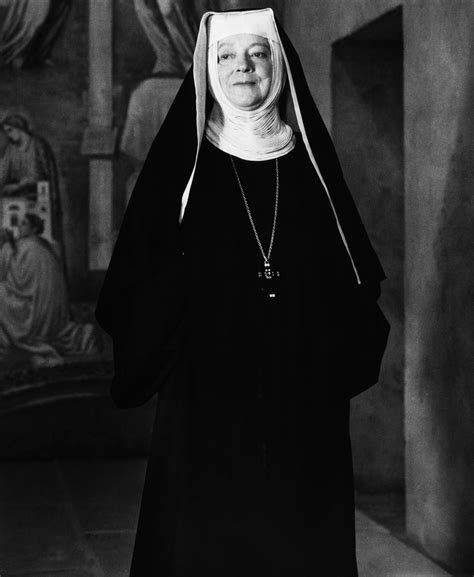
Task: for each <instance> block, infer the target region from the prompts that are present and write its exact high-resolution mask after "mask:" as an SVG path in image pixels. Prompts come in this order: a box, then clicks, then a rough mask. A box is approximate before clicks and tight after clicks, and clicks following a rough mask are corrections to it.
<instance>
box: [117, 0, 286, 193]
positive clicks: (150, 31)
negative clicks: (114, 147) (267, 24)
mask: <svg viewBox="0 0 474 577" xmlns="http://www.w3.org/2000/svg"><path fill="white" fill-rule="evenodd" d="M253 3H254V4H258V3H255V2H253ZM277 3H278V2H276V1H274V2H273V4H277ZM134 4H135V11H136V14H137V17H138V20H139V21H140V24H141V25H142V28H143V30H144V32H145V34H146V36H147V38H148V40H149V42H150V44H151V45H152V47H153V50H154V51H155V54H156V62H155V66H154V69H153V72H152V74H151V75H150V77H149V78H146V79H144V80H143V81H142V82H140V84H139V85H138V86H137V87H136V88H135V89H134V90H133V92H132V94H131V96H130V101H129V104H128V111H127V118H126V121H125V126H124V129H123V134H122V139H121V143H120V149H121V150H122V152H123V153H124V154H126V155H127V156H128V157H129V158H130V160H131V162H132V164H133V167H134V171H133V173H132V174H131V176H130V177H129V179H128V181H127V187H126V189H127V202H128V199H129V198H130V194H131V192H132V190H133V187H134V186H135V183H136V181H137V178H138V175H139V173H140V170H141V168H142V166H143V163H144V162H145V158H146V155H147V153H148V150H149V149H150V146H151V144H152V142H153V139H154V138H155V135H156V133H157V132H158V130H159V129H160V127H161V125H162V123H163V121H164V119H165V117H166V114H167V113H168V110H169V108H170V106H171V103H172V102H173V100H174V97H175V96H176V94H177V92H178V89H179V87H180V86H181V83H182V81H183V78H184V76H185V74H186V72H187V71H188V69H189V67H190V66H191V64H192V60H193V52H194V45H195V43H196V37H197V33H198V28H199V18H200V14H202V13H204V12H206V11H209V10H213V11H215V10H228V9H233V8H235V7H236V4H238V2H236V1H235V0H197V1H195V2H185V1H184V0H173V1H170V0H134ZM251 4H252V2H251V1H250V0H249V1H248V2H247V3H246V5H247V6H248V7H250V6H251Z"/></svg>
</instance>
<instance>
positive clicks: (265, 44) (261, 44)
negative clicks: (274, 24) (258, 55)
mask: <svg viewBox="0 0 474 577" xmlns="http://www.w3.org/2000/svg"><path fill="white" fill-rule="evenodd" d="M254 46H263V47H264V48H270V46H269V45H268V44H267V43H266V42H252V44H250V46H248V48H249V49H250V48H253V47H254ZM225 47H230V48H234V45H233V44H231V43H230V42H223V43H222V44H219V47H218V50H220V49H221V48H225Z"/></svg>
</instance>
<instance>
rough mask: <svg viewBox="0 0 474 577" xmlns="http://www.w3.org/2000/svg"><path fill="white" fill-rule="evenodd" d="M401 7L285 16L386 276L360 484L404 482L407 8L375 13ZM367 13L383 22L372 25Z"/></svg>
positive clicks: (357, 411) (358, 436) (358, 449)
mask: <svg viewBox="0 0 474 577" xmlns="http://www.w3.org/2000/svg"><path fill="white" fill-rule="evenodd" d="M396 7H397V3H396V2H391V1H385V2H381V1H378V2H374V1H366V2H362V1H354V2H344V1H320V2H316V3H314V2H311V1H309V0H308V1H306V0H298V2H296V4H295V5H293V4H292V7H291V8H289V9H288V10H287V13H286V15H285V18H286V23H287V29H288V33H289V35H290V37H291V39H292V40H293V42H294V44H295V46H296V48H297V50H298V51H299V54H300V57H301V60H302V63H303V66H304V69H305V71H306V76H307V79H308V83H309V85H310V88H311V90H312V93H313V96H314V98H315V101H316V103H317V105H318V107H319V109H320V111H321V114H322V115H323V118H324V120H325V122H326V125H327V126H328V127H329V128H333V130H332V133H333V137H334V140H335V145H336V148H337V150H338V153H339V155H340V160H341V164H342V167H343V170H344V174H345V176H346V179H347V182H348V184H349V186H350V188H351V191H352V193H353V196H354V199H355V200H356V203H357V206H358V209H359V211H360V213H361V217H362V219H363V221H364V224H365V225H366V227H367V230H368V232H369V235H370V238H371V240H372V242H373V243H374V246H375V249H376V251H377V253H378V255H379V257H380V259H381V261H382V264H383V266H384V269H385V271H386V274H387V277H388V278H387V280H386V281H384V283H383V286H382V288H383V292H382V297H381V299H380V303H381V307H382V309H383V311H384V313H385V314H386V316H387V318H388V319H389V322H390V324H391V326H392V330H391V333H390V338H389V343H388V347H387V351H386V354H385V359H384V364H383V369H382V373H381V379H380V382H379V384H378V385H377V386H376V387H373V388H372V389H370V390H369V391H367V392H366V393H364V394H362V395H360V396H359V397H357V398H356V399H355V400H354V401H353V403H352V422H351V427H352V439H353V451H354V475H355V479H356V485H357V487H358V488H359V490H362V491H385V490H391V489H401V488H403V486H404V438H403V376H402V373H403V352H402V350H403V346H402V342H403V315H404V312H403V264H404V263H403V259H404V254H403V253H404V248H403V244H404V240H403V202H404V201H403V196H404V190H403V180H404V175H403V170H404V167H403V138H404V137H403V40H402V22H401V19H402V16H401V10H399V11H398V12H395V13H394V15H392V17H389V22H388V23H387V22H386V21H385V22H379V20H378V19H379V18H380V17H381V16H383V15H386V14H387V13H389V12H391V11H392V10H393V9H394V8H396ZM371 22H377V24H374V25H373V28H372V29H371V30H366V28H367V25H368V24H369V23H371ZM361 30H365V32H364V31H363V32H361ZM333 124H334V126H333Z"/></svg>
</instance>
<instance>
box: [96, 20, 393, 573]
mask: <svg viewBox="0 0 474 577" xmlns="http://www.w3.org/2000/svg"><path fill="white" fill-rule="evenodd" d="M287 100H289V106H291V107H292V108H293V111H294V115H295V118H296V121H297V125H298V130H297V131H296V130H295V131H294V130H293V129H292V128H291V127H290V126H289V125H288V124H287V123H286V122H285V120H284V112H285V110H286V109H287ZM384 278H385V274H384V271H383V268H382V266H381V264H380V262H379V260H378V258H377V256H376V254H375V252H374V250H373V248H372V245H371V243H370V241H369V238H368V236H367V233H366V231H365V229H364V226H363V224H362V221H361V219H360V216H359V214H358V212H357V209H356V206H355V204H354V202H353V200H352V198H351V195H350V192H349V191H348V189H347V186H346V184H345V182H344V178H343V174H342V172H341V168H340V165H339V162H338V159H337V157H336V153H335V150H334V146H333V144H332V142H331V139H330V137H329V135H328V132H327V130H326V128H325V126H324V124H323V122H322V120H321V117H320V115H319V113H318V110H317V108H316V106H315V104H314V101H313V99H312V97H311V94H310V92H309V89H308V85H307V83H306V80H305V77H304V73H303V70H302V67H301V64H300V61H299V58H298V55H297V54H296V52H295V50H294V48H293V46H292V44H291V42H290V40H289V39H288V37H287V36H286V34H285V33H284V31H283V30H282V28H281V27H280V26H279V24H278V22H277V21H276V19H275V17H274V14H273V11H272V10H271V9H263V10H249V11H236V12H223V13H216V12H208V13H206V14H205V15H204V16H203V18H202V21H201V24H200V29H199V34H198V39H197V44H196V49H195V53H194V63H193V66H192V69H191V70H190V71H189V73H188V74H187V76H186V78H185V80H184V82H183V84H182V87H181V89H180V91H179V93H178V95H177V97H176V99H175V100H174V102H173V105H172V107H171V109H170V111H169V113H168V115H167V117H166V120H165V122H164V124H163V126H162V128H161V130H160V132H159V133H158V135H157V137H156V138H155V140H154V143H153V145H152V147H151V149H150V152H149V154H148V157H147V160H146V162H145V165H144V167H143V169H142V172H141V174H140V176H139V179H138V181H137V184H136V186H135V189H134V191H133V194H132V197H131V199H130V202H129V204H128V207H127V210H126V213H125V216H124V219H123V222H122V226H121V230H120V233H119V236H118V239H117V242H116V245H115V249H114V253H113V256H112V259H111V262H110V266H109V268H108V271H107V274H106V277H105V280H104V284H103V287H102V290H101V293H100V296H99V300H98V304H97V310H96V317H97V320H98V322H99V324H100V325H101V326H102V327H103V328H104V330H105V331H107V332H108V333H109V334H110V336H111V337H112V339H113V346H114V367H115V375H114V378H113V382H112V385H111V395H112V398H113V400H114V401H115V403H116V405H117V406H118V407H123V408H129V407H137V406H140V405H142V404H143V403H145V402H147V401H148V400H149V399H150V398H151V397H152V396H153V395H155V393H158V403H157V412H156V421H155V423H154V430H153V435H152V440H151V443H150V449H149V459H148V467H147V473H146V479H145V486H144V491H143V497H142V503H141V510H140V516H139V522H138V529H137V534H136V540H135V547H134V551H133V559H132V565H131V571H130V575H131V577H148V576H151V575H156V576H159V577H253V576H255V577H257V576H258V577H277V576H278V577H315V576H316V575H324V576H325V577H328V576H334V577H354V576H356V575H357V563H356V555H355V529H354V498H353V472H352V458H351V444H350V437H349V404H350V399H351V398H352V397H354V396H355V395H357V394H359V393H360V392H362V391H364V390H366V389H367V388H369V387H370V386H372V385H374V384H375V383H376V382H377V380H378V376H379V370H380V365H381V361H382V356H383V353H384V349H385V346H386V343H387V338H388V333H389V325H388V322H387V320H386V319H385V317H384V315H383V314H382V312H381V310H380V308H379V306H378V304H377V299H378V297H379V296H380V284H381V281H382V280H383V279H384Z"/></svg>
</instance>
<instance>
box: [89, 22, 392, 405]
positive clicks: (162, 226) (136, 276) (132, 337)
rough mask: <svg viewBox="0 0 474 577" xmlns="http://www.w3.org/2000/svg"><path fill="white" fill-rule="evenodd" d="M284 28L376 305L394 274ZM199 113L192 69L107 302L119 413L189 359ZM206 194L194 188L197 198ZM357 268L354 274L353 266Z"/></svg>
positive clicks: (337, 201)
mask: <svg viewBox="0 0 474 577" xmlns="http://www.w3.org/2000/svg"><path fill="white" fill-rule="evenodd" d="M277 27H278V31H279V34H280V38H281V41H282V45H283V48H284V50H285V52H286V55H287V58H288V62H289V65H290V68H291V72H292V76H293V80H294V86H295V90H296V92H297V95H298V101H299V105H300V110H301V114H302V117H303V119H304V123H305V129H306V133H307V137H308V140H309V142H310V145H311V148H312V150H313V151H314V153H315V156H316V159H317V163H318V166H319V168H320V171H321V173H322V175H323V177H324V180H325V182H326V185H327V188H328V190H329V192H330V195H331V199H332V202H333V204H334V207H335V210H336V212H337V215H338V218H339V221H340V224H341V226H342V229H343V231H344V235H345V237H346V240H347V243H348V246H349V247H350V251H351V254H352V258H353V261H354V264H355V266H356V267H357V270H358V273H359V278H360V290H362V291H364V294H365V295H368V298H369V296H370V298H372V299H373V300H374V301H375V300H376V299H377V298H378V296H379V294H380V282H381V281H382V280H383V279H384V278H386V276H385V273H384V270H383V268H382V265H381V263H380V261H379V259H378V257H377V255H376V253H375V251H374V249H373V247H372V245H371V242H370V240H369V238H368V235H367V233H366V230H365V228H364V225H363V223H362V220H361V218H360V215H359V213H358V211H357V208H356V205H355V203H354V201H353V199H352V196H351V194H350V192H349V190H348V188H347V185H346V183H345V180H344V176H343V173H342V170H341V166H340V163H339V160H338V158H337V154H336V151H335V148H334V145H333V143H332V140H331V137H330V136H329V133H328V131H327V129H326V127H325V125H324V122H323V120H322V118H321V116H320V114H319V111H318V109H317V107H316V104H315V103H314V100H313V98H312V96H311V93H310V90H309V87H308V84H307V82H306V79H305V75H304V72H303V69H302V66H301V62H300V59H299V57H298V54H297V52H296V50H295V49H294V47H293V45H292V43H291V41H290V40H289V38H288V36H287V35H286V33H285V32H284V30H283V29H282V27H281V26H280V25H279V23H278V22H277ZM196 113H197V110H196V90H195V86H194V78H193V67H191V68H190V70H189V71H188V73H187V75H186V77H185V79H184V81H183V84H182V86H181V88H180V90H179V92H178V94H177V96H176V98H175V100H174V102H173V104H172V106H171V108H170V110H169V113H168V115H167V117H166V119H165V121H164V123H163V125H162V127H161V129H160V131H159V133H158V134H157V136H156V138H155V140H154V142H153V144H152V146H151V148H150V151H149V153H148V156H147V159H146V161H145V164H144V166H143V169H142V171H141V173H140V176H139V178H138V181H137V183H136V186H135V189H134V191H133V193H132V196H131V198H130V201H129V204H128V207H127V209H126V212H125V215H124V218H123V221H122V225H121V229H120V232H119V235H118V238H117V241H116V244H115V248H114V251H113V254H112V258H111V261H110V265H109V268H108V270H107V273H106V276H105V280H104V283H103V286H102V289H101V292H100V295H99V299H98V302H97V308H96V319H97V321H98V323H99V325H100V326H101V327H102V328H103V329H104V330H105V331H106V332H107V333H108V334H109V335H110V336H111V337H112V339H113V345H114V366H115V376H114V379H113V382H112V389H111V393H112V398H113V399H114V401H115V402H116V403H117V405H119V406H136V405H139V404H142V403H143V402H145V401H146V400H148V399H149V398H150V397H151V396H152V395H153V394H154V393H155V392H157V391H158V390H159V389H160V388H161V386H162V385H163V383H164V382H165V381H166V379H167V377H168V376H169V374H170V373H171V372H172V369H173V367H174V364H175V363H176V361H177V360H178V358H179V354H180V342H181V339H182V336H181V331H180V327H181V326H182V325H183V321H184V318H185V308H186V286H185V283H186V281H185V271H184V266H183V259H182V247H181V239H180V224H179V215H180V210H181V200H182V195H183V191H184V190H185V188H186V185H187V183H188V181H189V178H190V175H191V173H192V171H193V168H194V162H195V158H196V152H197V146H198V138H197V134H196ZM198 162H199V160H198ZM198 193H199V191H193V190H192V189H191V194H198ZM334 226H336V222H335V224H334ZM347 266H348V267H350V266H351V265H350V261H349V260H348V261H347ZM354 283H355V280H354ZM371 384H373V383H371Z"/></svg>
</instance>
